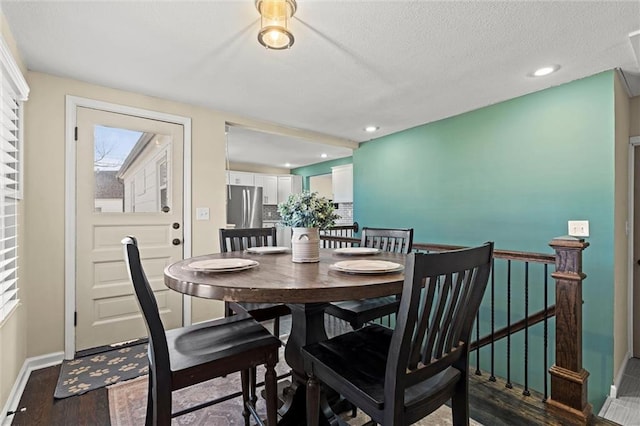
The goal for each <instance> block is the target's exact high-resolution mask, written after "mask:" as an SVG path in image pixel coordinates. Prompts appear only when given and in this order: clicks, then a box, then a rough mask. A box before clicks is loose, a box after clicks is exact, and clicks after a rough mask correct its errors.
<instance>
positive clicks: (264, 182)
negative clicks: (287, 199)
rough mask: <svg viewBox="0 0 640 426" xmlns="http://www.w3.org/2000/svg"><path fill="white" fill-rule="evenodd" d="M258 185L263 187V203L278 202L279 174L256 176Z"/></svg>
mask: <svg viewBox="0 0 640 426" xmlns="http://www.w3.org/2000/svg"><path fill="white" fill-rule="evenodd" d="M255 182H256V186H259V187H261V188H262V204H274V205H275V204H278V176H271V175H261V174H256V176H255Z"/></svg>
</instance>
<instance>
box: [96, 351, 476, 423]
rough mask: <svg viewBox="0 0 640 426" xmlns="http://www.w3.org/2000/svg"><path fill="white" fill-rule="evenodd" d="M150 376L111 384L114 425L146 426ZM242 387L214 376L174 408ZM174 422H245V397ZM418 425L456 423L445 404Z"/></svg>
mask: <svg viewBox="0 0 640 426" xmlns="http://www.w3.org/2000/svg"><path fill="white" fill-rule="evenodd" d="M280 364H282V363H280ZM258 377H262V375H261V372H258ZM147 378H148V376H142V377H138V378H136V379H133V380H129V381H127V382H121V383H118V384H115V385H113V386H109V387H108V390H109V414H110V417H111V424H112V425H114V426H116V425H117V426H138V425H140V426H142V425H144V420H145V414H146V407H147ZM238 390H240V375H239V374H233V375H229V376H227V377H226V378H218V379H213V380H210V381H208V382H205V383H201V384H199V385H195V386H192V387H190V388H186V389H181V390H179V391H176V392H174V393H173V407H172V409H173V411H174V412H176V411H178V410H182V409H185V408H188V407H192V406H194V405H197V404H199V403H201V402H204V401H207V400H210V399H214V398H216V397H219V396H223V395H227V394H229V393H233V392H236V391H238ZM257 411H258V413H259V414H260V416H261V417H262V418H263V419H264V418H265V417H266V409H265V406H264V400H263V399H262V398H259V400H258V407H257ZM344 420H345V422H346V423H348V424H349V425H353V426H360V425H363V424H365V423H366V422H368V421H369V418H368V417H367V416H366V415H365V414H363V413H362V411H361V410H358V416H357V417H355V418H350V417H348V416H346V417H344ZM171 424H172V425H173V426H181V425H207V426H227V425H244V418H243V417H242V398H241V397H237V398H235V399H231V400H228V401H225V402H222V403H220V404H216V405H213V406H210V407H207V408H203V409H202V410H198V411H194V412H192V413H189V414H185V415H184V416H180V417H176V418H174V419H173V420H172V423H171ZM252 424H253V422H252ZM415 424H416V425H420V426H427V425H429V426H448V425H452V424H453V422H452V420H451V410H450V409H449V407H447V406H446V405H443V406H442V407H440V408H439V409H438V410H436V411H435V412H433V413H432V414H431V415H430V416H428V417H425V418H424V419H422V420H420V421H419V422H418V423H415ZM470 424H471V425H472V426H482V425H481V424H480V423H478V422H476V421H474V420H471V422H470Z"/></svg>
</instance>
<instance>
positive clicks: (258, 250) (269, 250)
mask: <svg viewBox="0 0 640 426" xmlns="http://www.w3.org/2000/svg"><path fill="white" fill-rule="evenodd" d="M287 250H289V249H288V248H287V247H272V246H265V247H251V248H248V249H247V253H255V254H276V253H285V252H286V251H287Z"/></svg>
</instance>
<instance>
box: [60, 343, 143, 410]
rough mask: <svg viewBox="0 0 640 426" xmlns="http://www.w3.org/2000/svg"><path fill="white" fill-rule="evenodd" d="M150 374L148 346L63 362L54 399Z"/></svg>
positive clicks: (125, 348)
mask: <svg viewBox="0 0 640 426" xmlns="http://www.w3.org/2000/svg"><path fill="white" fill-rule="evenodd" d="M148 372H149V362H148V360H147V344H146V343H140V344H137V345H133V346H128V347H124V348H119V349H113V350H110V351H106V352H102V353H98V354H94V355H88V356H85V357H81V358H76V359H73V360H71V361H63V362H62V367H61V368H60V376H58V383H57V384H56V390H55V392H54V394H53V396H54V398H57V399H61V398H67V397H69V396H73V395H81V394H83V393H86V392H89V391H91V390H94V389H98V388H101V387H104V386H107V385H112V384H114V383H117V382H119V381H123V380H129V379H133V378H134V377H138V376H140V375H142V374H147V373H148Z"/></svg>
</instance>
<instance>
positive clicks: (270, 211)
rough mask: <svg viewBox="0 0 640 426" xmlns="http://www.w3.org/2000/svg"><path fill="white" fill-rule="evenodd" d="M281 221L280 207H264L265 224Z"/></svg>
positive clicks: (263, 219)
mask: <svg viewBox="0 0 640 426" xmlns="http://www.w3.org/2000/svg"><path fill="white" fill-rule="evenodd" d="M276 220H280V215H279V214H278V206H275V205H264V204H263V205H262V221H263V222H272V221H276Z"/></svg>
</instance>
